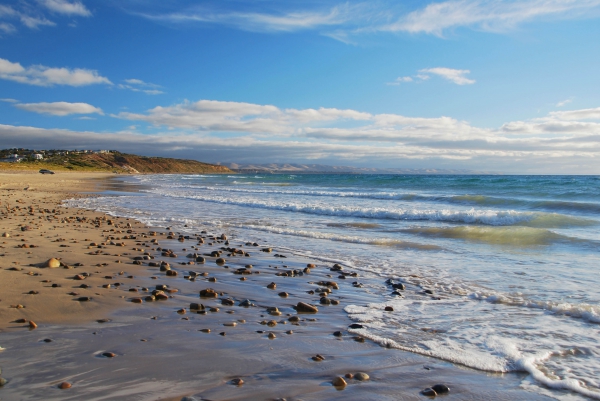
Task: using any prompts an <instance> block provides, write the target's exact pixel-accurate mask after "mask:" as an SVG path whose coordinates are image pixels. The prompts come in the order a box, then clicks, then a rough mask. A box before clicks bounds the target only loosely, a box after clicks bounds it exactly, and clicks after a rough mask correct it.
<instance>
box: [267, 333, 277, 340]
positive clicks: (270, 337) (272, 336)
mask: <svg viewBox="0 0 600 401" xmlns="http://www.w3.org/2000/svg"><path fill="white" fill-rule="evenodd" d="M268 337H269V340H274V339H275V338H277V336H276V335H275V333H269V335H268Z"/></svg>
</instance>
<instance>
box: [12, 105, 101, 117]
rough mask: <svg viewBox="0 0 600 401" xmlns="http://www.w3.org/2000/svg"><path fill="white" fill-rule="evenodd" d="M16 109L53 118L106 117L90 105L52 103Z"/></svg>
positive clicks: (18, 106)
mask: <svg viewBox="0 0 600 401" xmlns="http://www.w3.org/2000/svg"><path fill="white" fill-rule="evenodd" d="M15 107H17V108H19V109H21V110H26V111H31V112H34V113H39V114H50V115H53V116H68V115H70V114H101V115H104V113H103V112H102V109H100V108H98V107H94V106H92V105H91V104H88V103H68V102H52V103H46V102H42V103H19V104H16V105H15Z"/></svg>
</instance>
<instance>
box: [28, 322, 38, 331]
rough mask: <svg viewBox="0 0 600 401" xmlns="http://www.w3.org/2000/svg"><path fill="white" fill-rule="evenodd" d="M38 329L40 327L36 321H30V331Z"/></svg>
mask: <svg viewBox="0 0 600 401" xmlns="http://www.w3.org/2000/svg"><path fill="white" fill-rule="evenodd" d="M37 327H38V326H37V324H35V322H34V321H32V320H30V321H29V328H30V329H32V330H33V329H37Z"/></svg>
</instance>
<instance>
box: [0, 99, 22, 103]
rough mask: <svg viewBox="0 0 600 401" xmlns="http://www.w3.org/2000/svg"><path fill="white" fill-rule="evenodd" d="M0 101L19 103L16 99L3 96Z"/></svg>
mask: <svg viewBox="0 0 600 401" xmlns="http://www.w3.org/2000/svg"><path fill="white" fill-rule="evenodd" d="M0 102H6V103H19V101H18V100H17V99H10V98H4V99H0Z"/></svg>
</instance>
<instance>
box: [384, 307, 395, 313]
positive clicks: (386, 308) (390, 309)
mask: <svg viewBox="0 0 600 401" xmlns="http://www.w3.org/2000/svg"><path fill="white" fill-rule="evenodd" d="M385 311H386V312H393V311H394V308H392V307H391V306H386V307H385Z"/></svg>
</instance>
